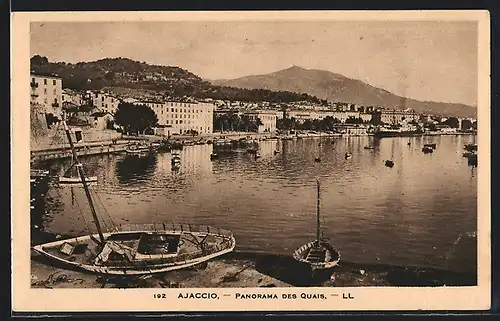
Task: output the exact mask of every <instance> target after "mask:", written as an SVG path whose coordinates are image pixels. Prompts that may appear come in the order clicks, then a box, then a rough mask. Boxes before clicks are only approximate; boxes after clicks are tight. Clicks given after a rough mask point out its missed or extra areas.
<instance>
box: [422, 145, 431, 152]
mask: <svg viewBox="0 0 500 321" xmlns="http://www.w3.org/2000/svg"><path fill="white" fill-rule="evenodd" d="M422 152H424V154H429V153H432V152H434V149H433V148H432V147H429V146H424V147H423V148H422Z"/></svg>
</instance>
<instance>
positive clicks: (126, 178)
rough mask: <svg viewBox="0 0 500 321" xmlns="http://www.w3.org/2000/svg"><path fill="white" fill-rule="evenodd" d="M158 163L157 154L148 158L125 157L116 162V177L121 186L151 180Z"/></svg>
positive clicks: (147, 156)
mask: <svg viewBox="0 0 500 321" xmlns="http://www.w3.org/2000/svg"><path fill="white" fill-rule="evenodd" d="M157 162H158V158H157V155H156V154H155V153H149V154H147V155H146V156H131V155H125V156H124V157H123V158H121V159H119V160H118V161H117V162H116V177H117V178H118V181H119V182H120V184H131V183H134V182H139V181H141V180H144V179H148V178H150V177H151V176H152V175H153V174H154V171H155V169H156V164H157Z"/></svg>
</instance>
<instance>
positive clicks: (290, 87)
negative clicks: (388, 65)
mask: <svg viewBox="0 0 500 321" xmlns="http://www.w3.org/2000/svg"><path fill="white" fill-rule="evenodd" d="M212 84H214V85H225V86H233V87H240V88H249V89H253V88H262V89H268V90H286V91H292V92H304V93H307V94H309V95H313V96H316V97H319V98H321V99H328V100H330V101H333V102H350V103H354V104H359V105H363V106H381V107H388V108H396V109H406V108H411V109H413V110H415V111H416V112H418V113H428V114H433V115H455V116H460V117H467V116H476V112H477V110H476V108H475V107H471V106H467V105H463V104H452V103H441V102H427V101H418V100H414V99H409V98H404V97H400V96H397V95H395V94H393V93H390V92H388V91H387V90H384V89H380V88H377V87H374V86H371V85H369V84H366V83H364V82H362V81H360V80H356V79H351V78H348V77H345V76H343V75H340V74H335V73H332V72H329V71H324V70H314V69H304V68H301V67H297V66H294V67H291V68H288V69H284V70H281V71H277V72H273V73H270V74H265V75H255V76H247V77H242V78H238V79H233V80H214V81H212Z"/></svg>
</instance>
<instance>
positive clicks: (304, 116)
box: [277, 110, 371, 123]
mask: <svg viewBox="0 0 500 321" xmlns="http://www.w3.org/2000/svg"><path fill="white" fill-rule="evenodd" d="M277 115H278V118H280V119H281V118H282V117H283V116H282V112H281V115H280V113H277ZM361 115H365V114H361V113H360V112H358V111H333V110H329V111H305V110H290V111H287V112H286V116H287V117H288V118H295V119H296V120H297V121H298V122H300V123H303V122H305V121H306V120H309V121H313V120H316V119H320V120H321V119H324V118H326V117H328V116H329V117H332V118H336V119H338V120H340V122H341V123H345V122H346V120H347V119H348V118H359V117H361ZM369 115H370V117H369V119H368V120H367V121H370V120H371V114H369ZM361 118H362V119H363V120H365V118H366V117H364V118H363V117H361Z"/></svg>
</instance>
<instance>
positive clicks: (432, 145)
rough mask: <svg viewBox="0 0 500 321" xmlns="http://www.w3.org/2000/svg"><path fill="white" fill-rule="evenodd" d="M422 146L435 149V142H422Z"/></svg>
mask: <svg viewBox="0 0 500 321" xmlns="http://www.w3.org/2000/svg"><path fill="white" fill-rule="evenodd" d="M424 147H429V148H432V149H436V143H432V144H424Z"/></svg>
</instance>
